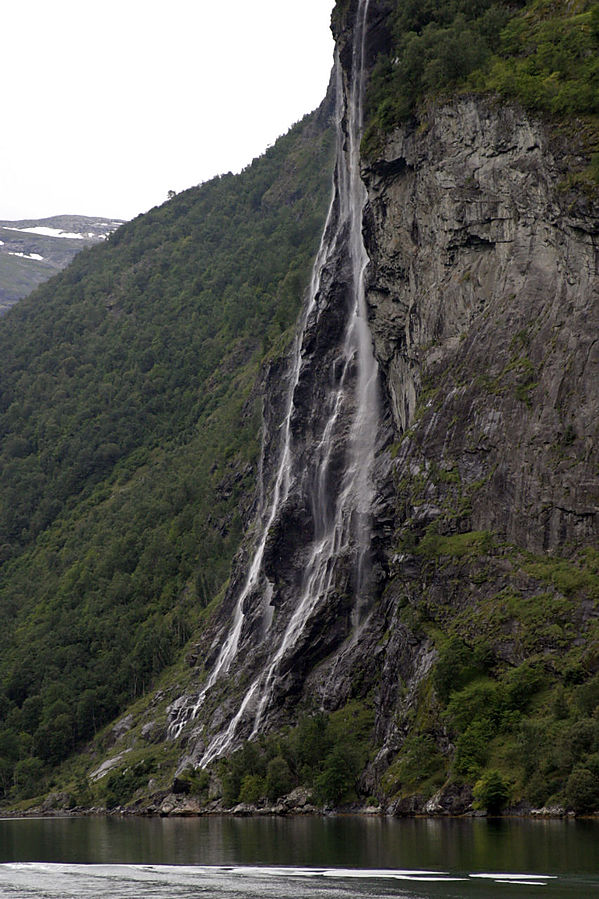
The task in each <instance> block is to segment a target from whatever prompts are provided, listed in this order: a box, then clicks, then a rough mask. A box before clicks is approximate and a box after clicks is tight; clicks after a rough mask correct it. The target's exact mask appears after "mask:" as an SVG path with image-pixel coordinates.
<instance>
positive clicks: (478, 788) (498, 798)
mask: <svg viewBox="0 0 599 899" xmlns="http://www.w3.org/2000/svg"><path fill="white" fill-rule="evenodd" d="M473 792H474V798H475V800H476V802H477V803H478V805H479V807H480V808H485V809H486V810H487V812H488V813H489V814H491V815H494V814H497V813H498V812H500V811H501V810H502V809H503V808H505V806H506V805H507V802H508V800H509V796H510V790H509V786H508V784H507V783H506V782H505V780H504V779H503V777H502V776H501V774H500V773H499V771H495V770H491V771H488V772H487V773H486V774H485V775H484V776H483V777H481V779H480V780H478V781H477V782H476V783H475V785H474V790H473Z"/></svg>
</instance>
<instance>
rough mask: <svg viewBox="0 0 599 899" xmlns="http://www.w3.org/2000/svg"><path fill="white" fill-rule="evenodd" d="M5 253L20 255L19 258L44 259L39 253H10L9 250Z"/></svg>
mask: <svg viewBox="0 0 599 899" xmlns="http://www.w3.org/2000/svg"><path fill="white" fill-rule="evenodd" d="M6 255H7V256H20V257H21V259H35V260H36V261H38V262H43V261H44V257H43V256H40V254H39V253H11V252H8V253H7V254H6Z"/></svg>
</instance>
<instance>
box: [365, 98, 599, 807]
mask: <svg viewBox="0 0 599 899" xmlns="http://www.w3.org/2000/svg"><path fill="white" fill-rule="evenodd" d="M565 155H566V153H565V147H564V145H563V144H562V143H560V141H559V140H558V139H556V137H555V136H554V135H552V133H551V131H550V130H549V129H547V128H546V127H544V126H543V125H542V124H541V123H539V122H538V121H533V120H531V119H530V118H529V117H528V116H527V115H526V114H524V113H523V112H522V111H521V110H519V109H517V108H515V107H513V106H509V105H505V104H501V105H500V104H498V103H497V102H492V101H489V100H487V99H484V98H474V97H471V98H461V99H458V100H456V101H454V102H451V103H448V104H446V105H441V106H432V107H430V108H429V109H428V111H427V112H426V115H425V116H423V118H422V120H421V121H420V122H418V123H417V124H412V125H411V126H406V127H402V128H399V129H397V130H395V131H394V132H393V133H392V134H391V135H390V136H389V137H388V139H387V141H386V144H385V147H384V150H383V152H382V154H381V156H380V158H378V159H377V160H375V161H374V162H372V163H370V164H369V165H368V167H367V168H366V169H365V171H364V173H363V174H364V177H365V180H366V182H367V185H368V192H369V204H368V206H367V209H366V212H365V230H366V246H367V249H368V254H369V257H370V259H371V266H370V268H369V275H368V293H367V295H368V302H369V307H370V324H371V329H372V334H373V339H374V341H375V346H376V351H377V356H378V358H379V360H380V364H381V368H382V371H383V379H384V385H385V395H386V398H387V404H388V409H389V411H390V413H391V415H392V417H393V424H394V429H395V433H396V435H397V443H396V444H395V446H394V447H393V453H392V454H393V456H394V461H393V463H392V466H393V471H394V480H395V497H396V518H395V533H394V537H393V539H392V541H391V544H393V545H394V547H395V554H394V555H393V554H391V564H390V571H389V579H388V582H387V589H386V591H385V599H384V604H383V605H384V610H385V613H384V617H385V619H386V622H387V629H386V631H385V632H386V633H387V634H390V635H391V636H390V637H389V638H388V640H387V643H386V646H385V650H384V662H383V665H382V668H381V676H380V681H379V683H380V691H379V693H378V715H377V723H378V739H379V741H380V742H381V743H382V744H383V749H382V751H381V752H380V754H379V757H378V761H377V763H375V765H374V766H373V771H376V775H375V776H373V777H372V779H371V781H370V783H371V784H374V783H377V782H378V783H380V780H378V781H377V777H379V776H380V775H381V774H383V772H384V771H385V769H386V765H387V763H388V760H389V758H392V757H393V756H394V753H395V751H397V750H398V749H399V748H400V747H402V746H405V745H406V739H407V740H408V741H409V739H410V736H412V739H413V735H414V734H418V735H420V737H422V736H423V735H425V734H426V735H429V736H433V737H434V740H435V743H436V745H437V747H438V750H439V752H440V754H441V755H443V756H444V758H445V759H446V760H448V759H453V760H454V761H453V765H454V771H453V774H454V778H455V775H456V771H455V758H456V753H455V750H456V742H457V744H458V745H457V749H458V752H457V755H458V766H457V768H458V770H457V773H458V775H461V777H462V779H464V778H465V779H466V780H468V777H472V776H473V775H474V774H475V773H476V771H477V770H480V764H481V763H482V762H483V758H484V756H485V754H484V752H483V753H482V756H481V758H479V759H478V762H477V763H476V764H474V765H472V767H471V769H470V771H469V769H468V766H467V764H463V765H462V766H461V767H460V765H459V755H460V740H461V741H462V749H463V745H464V743H465V742H467V740H465V739H464V733H465V732H466V731H467V730H468V723H469V722H475V720H476V718H477V711H476V702H475V701H472V697H470V702H471V705H472V709H471V713H470V716H469V717H467V720H466V721H464V722H462V727H461V732H460V727H459V726H457V727H456V726H455V721H452V718H451V714H449V715H448V714H447V711H446V710H445V709H444V708H443V702H440V701H439V698H438V696H436V695H435V693H433V694H432V695H431V693H430V691H429V692H428V693H427V692H426V691H427V688H426V684H427V683H430V677H429V675H430V674H431V671H434V668H435V666H437V665H438V658H439V656H438V652H439V649H440V647H442V646H443V645H444V644H445V641H447V640H448V639H451V638H452V637H453V638H455V639H460V640H462V641H465V643H464V645H465V646H467V647H469V651H470V652H472V653H473V652H475V651H476V646H477V644H480V643H481V642H483V641H484V644H485V648H486V650H490V652H491V655H492V658H493V659H494V662H493V663H492V664H491V666H490V670H492V671H493V678H495V679H496V682H497V679H498V680H499V681H501V678H502V677H509V672H510V671H513V670H516V669H518V666H520V665H522V664H533V665H534V664H537V663H538V664H539V665H540V666H541V667H542V668H543V669H544V672H545V675H546V678H547V680H546V681H545V682H544V684H545V686H546V685H547V683H551V682H553V683H554V682H555V680H559V679H560V678H561V677H563V674H564V670H565V669H567V668H568V666H569V665H570V666H573V667H574V668H576V669H577V670H579V669H578V668H577V666H580V668H581V670H582V671H583V672H584V673H583V674H580V671H579V673H578V675H576V677H580V679H581V680H584V678H585V677H587V676H589V675H591V674H592V673H593V672H594V671H595V670H596V663H597V656H596V643H595V641H596V634H597V608H596V599H595V597H596V595H597V594H596V591H597V584H596V580H595V577H594V571H595V570H596V569H595V567H594V565H593V564H591V563H589V561H588V560H589V559H590V558H591V556H593V557H594V552H595V547H596V540H597V526H598V518H597V513H598V512H599V480H598V478H597V471H598V466H597V463H598V458H597V452H598V434H597V384H598V383H599V381H598V375H599V370H598V363H599V355H598V352H599V351H598V349H597V347H598V344H597V334H598V333H599V332H598V325H599V318H598V316H599V308H598V301H599V279H598V273H599V269H598V265H599V255H598V248H597V236H598V229H599V222H598V212H599V209H598V205H597V203H596V202H593V201H591V200H589V199H588V198H587V197H585V196H580V194H578V195H577V194H575V193H573V192H572V191H570V190H568V189H567V186H566V185H567V181H566V178H567V171H566V166H565V164H564V162H563V159H564V156H565ZM391 544H390V545H389V546H388V548H389V549H391ZM585 553H586V555H585ZM589 553H590V555H589ZM556 557H562V561H557V560H556ZM563 557H567V559H568V560H569V561H568V562H565V561H563ZM585 560H586V561H585ZM560 566H562V568H561V570H562V571H564V572H565V571H567V572H568V575H569V576H571V577H572V580H571V581H569V582H568V581H567V578H563V579H560V577H559V575H558V571H559V570H560ZM445 645H446V644H445ZM493 665H494V666H495V667H494V668H493ZM475 667H476V666H475ZM458 668H459V666H456V671H455V683H454V686H455V687H456V690H458V689H459V687H460V686H461V684H460V675H459V670H457V669H458ZM502 670H503V674H501V673H500V672H501V671H502ZM506 672H508V674H506ZM478 674H479V675H482V674H485V675H488V674H489V669H487V670H486V671H485V670H484V667H483V669H481V670H479V672H478ZM493 678H492V679H493ZM566 679H567V678H566ZM533 693H534V691H533ZM519 714H520V711H519ZM452 725H453V727H452ZM499 730H501V728H499ZM507 731H508V732H509V727H508V728H507ZM489 737H491V738H495V739H496V740H497V744H498V745H499V744H501V743H502V741H503V743H505V744H507V743H509V738H508V737H505V738H502V737H500V736H498V735H497V728H495V729H493V727H491V728H490V729H489V732H488V734H487V739H488V738H489ZM499 751H500V750H499ZM400 754H401V753H400ZM462 754H464V753H462ZM485 760H487V759H486V758H485ZM523 763H524V760H523V758H522V755H521V754H520V755H519V756H518V753H515V754H514V757H513V758H512V764H513V765H514V767H515V768H518V766H521V765H522V764H523ZM524 764H525V763H524ZM423 767H424V768H426V762H425V763H423ZM525 767H526V765H525ZM390 770H391V772H392V774H391V775H389V774H387V775H384V774H383V782H384V783H385V784H386V787H387V789H389V790H390V791H391V792H393V790H394V788H395V789H397V788H398V787H400V786H401V781H402V778H401V776H399V775H398V777H399V779H398V780H394V776H393V768H391V769H390ZM385 777H386V780H385ZM421 779H426V778H422V776H421ZM458 779H459V777H458ZM408 780H409V778H408ZM415 780H418V778H417V777H416V778H415ZM519 789H520V790H521V791H522V792H521V795H522V794H527V790H526V788H523V786H522V783H520V787H519ZM400 791H401V790H400ZM404 792H405V776H404ZM408 792H409V790H408ZM550 792H551V790H550V789H549V787H546V792H545V794H543V790H541V791H540V793H539V794H538V795H543V799H542V801H545V799H546V798H547V795H548V794H549V793H550ZM450 793H451V791H450ZM448 795H449V794H448ZM527 795H530V793H528V794H527ZM452 797H453V798H452ZM464 801H465V800H464V798H463V797H462V798H461V799H458V800H456V799H455V796H453V794H451V795H449V798H448V799H447V803H446V804H447V807H449V808H455V807H456V806H455V805H454V803H455V802H457V807H460V802H462V803H463V802H464ZM537 801H541V800H537ZM440 809H441V806H440V805H438V804H437V806H435V804H434V803H433V806H431V808H429V810H433V811H434V810H440Z"/></svg>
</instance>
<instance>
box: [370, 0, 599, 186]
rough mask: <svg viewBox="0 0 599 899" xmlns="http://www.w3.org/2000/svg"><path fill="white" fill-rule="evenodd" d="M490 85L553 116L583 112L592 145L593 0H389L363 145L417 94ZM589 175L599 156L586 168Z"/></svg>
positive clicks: (598, 76) (596, 53)
mask: <svg viewBox="0 0 599 899" xmlns="http://www.w3.org/2000/svg"><path fill="white" fill-rule="evenodd" d="M464 89H466V90H476V91H492V92H497V93H499V94H501V95H503V96H505V97H509V98H510V99H513V100H516V101H517V102H519V103H521V104H522V105H523V106H524V107H526V108H528V109H531V110H533V111H536V112H540V113H545V114H550V115H553V116H556V117H558V118H563V117H570V116H583V117H585V118H586V119H587V120H589V125H590V134H589V135H588V139H587V150H588V151H590V152H591V153H592V152H595V153H598V152H599V130H598V127H597V118H596V117H597V116H598V115H599V4H598V3H597V2H595V0H575V2H569V3H556V2H554V0H526V2H524V0H442V2H439V0H427V2H417V0H395V3H394V11H393V14H392V16H391V21H390V47H389V50H388V52H386V53H384V54H381V55H379V57H378V58H377V61H376V65H375V68H374V71H373V75H372V80H371V84H370V88H369V96H368V105H369V112H370V122H369V125H368V129H367V132H366V135H365V138H364V148H365V150H366V152H367V153H368V154H370V155H372V154H374V153H375V152H376V149H377V147H378V145H379V139H380V135H381V134H382V133H385V132H387V131H389V130H390V129H391V128H392V127H393V126H394V125H396V124H397V123H399V122H402V121H405V120H406V119H407V118H409V117H410V116H411V115H412V114H413V113H414V111H415V109H416V107H417V105H418V103H419V102H421V101H422V100H423V99H424V98H425V97H427V96H438V95H439V94H447V93H449V92H453V91H456V90H464ZM591 173H592V175H593V177H594V178H595V179H596V180H599V156H598V157H596V158H595V160H594V162H593V167H592V170H591Z"/></svg>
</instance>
